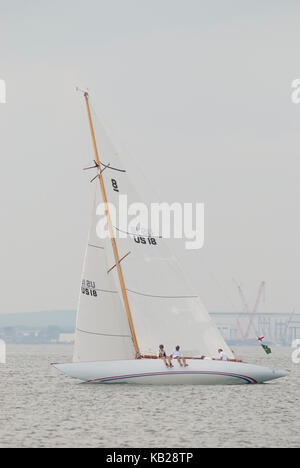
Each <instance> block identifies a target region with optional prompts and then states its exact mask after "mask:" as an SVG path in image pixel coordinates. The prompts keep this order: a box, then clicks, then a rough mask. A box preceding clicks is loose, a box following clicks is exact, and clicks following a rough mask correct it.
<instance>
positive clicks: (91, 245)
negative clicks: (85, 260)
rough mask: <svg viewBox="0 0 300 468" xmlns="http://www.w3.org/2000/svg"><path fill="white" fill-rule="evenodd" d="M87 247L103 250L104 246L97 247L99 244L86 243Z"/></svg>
mask: <svg viewBox="0 0 300 468" xmlns="http://www.w3.org/2000/svg"><path fill="white" fill-rule="evenodd" d="M88 246H89V247H94V248H95V249H101V250H104V247H99V245H93V244H88Z"/></svg>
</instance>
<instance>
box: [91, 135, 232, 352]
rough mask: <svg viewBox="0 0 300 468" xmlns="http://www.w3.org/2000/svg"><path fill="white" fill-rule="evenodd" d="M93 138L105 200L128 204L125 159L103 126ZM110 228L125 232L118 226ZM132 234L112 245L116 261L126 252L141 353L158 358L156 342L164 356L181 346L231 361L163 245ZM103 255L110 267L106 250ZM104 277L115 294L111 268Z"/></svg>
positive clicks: (110, 255) (125, 267) (128, 289)
mask: <svg viewBox="0 0 300 468" xmlns="http://www.w3.org/2000/svg"><path fill="white" fill-rule="evenodd" d="M97 138H98V146H99V148H100V160H101V163H102V164H103V165H109V167H107V168H106V169H105V170H104V172H103V179H104V183H105V188H106V192H107V198H108V201H109V202H111V203H113V204H114V205H115V206H116V207H117V208H118V206H119V196H120V195H125V194H126V195H127V196H128V203H129V204H130V203H131V202H138V201H139V199H138V197H137V195H136V193H135V192H134V189H133V188H132V185H131V183H130V182H129V178H128V174H127V172H126V167H125V166H124V161H122V162H121V160H120V158H119V156H118V153H117V151H116V149H115V148H114V146H113V145H112V143H111V141H110V139H109V138H108V137H107V135H106V133H105V131H104V129H103V127H102V126H98V127H97ZM103 167H104V166H102V168H103ZM115 228H116V229H117V230H122V231H123V230H124V228H123V226H121V227H120V226H118V225H116V226H115ZM141 232H143V227H141ZM135 234H136V233H135V232H132V233H130V234H129V236H128V237H127V238H126V239H118V238H117V245H118V250H119V257H120V258H122V257H124V256H125V255H127V254H129V252H130V254H129V255H127V257H126V258H125V259H124V260H123V261H122V262H121V266H122V270H123V274H124V279H125V287H126V293H127V296H128V301H129V305H130V310H131V315H132V318H133V323H134V327H135V332H136V336H137V341H138V345H139V349H140V352H141V354H157V349H158V346H159V344H164V345H165V347H166V349H167V351H169V352H171V351H172V350H173V348H174V347H175V346H176V345H180V346H181V349H182V351H183V353H184V354H185V355H186V356H199V355H209V356H215V355H217V351H218V349H219V348H222V349H224V351H226V353H227V354H228V357H230V358H232V357H233V354H232V352H231V350H230V349H229V347H228V346H227V344H226V343H225V341H224V339H223V337H222V336H221V334H220V332H219V331H218V329H217V327H216V326H215V324H214V322H213V321H212V320H211V318H210V316H209V314H208V312H207V310H206V309H205V307H204V305H203V304H202V302H201V300H200V299H199V297H198V296H197V295H195V294H193V293H192V292H191V290H190V287H189V285H188V283H187V281H186V279H185V276H184V275H183V273H182V271H181V270H180V268H179V266H178V263H177V260H176V258H175V257H174V255H172V254H171V253H170V250H169V248H168V245H167V244H168V241H167V240H165V239H160V238H152V237H151V236H150V237H147V236H146V237H144V236H143V235H139V234H137V235H135ZM107 255H108V258H109V261H110V263H111V264H114V263H115V262H114V257H113V253H112V249H111V246H110V247H109V251H108V252H107ZM109 276H110V277H111V278H113V279H114V283H115V284H116V285H117V288H118V290H119V293H120V288H119V285H118V284H119V282H118V277H117V271H116V269H115V270H114V271H113V272H112V273H110V274H109ZM124 315H125V311H124Z"/></svg>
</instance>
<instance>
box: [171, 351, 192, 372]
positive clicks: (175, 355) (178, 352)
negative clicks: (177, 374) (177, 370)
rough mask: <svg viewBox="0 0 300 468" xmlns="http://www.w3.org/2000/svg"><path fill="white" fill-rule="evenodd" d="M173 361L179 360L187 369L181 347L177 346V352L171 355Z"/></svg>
mask: <svg viewBox="0 0 300 468" xmlns="http://www.w3.org/2000/svg"><path fill="white" fill-rule="evenodd" d="M171 358H172V359H177V361H178V362H179V364H180V366H181V367H183V366H184V367H187V366H188V364H187V363H186V360H185V358H184V357H183V356H182V352H181V351H180V346H176V348H175V350H174V351H173V353H172V354H171Z"/></svg>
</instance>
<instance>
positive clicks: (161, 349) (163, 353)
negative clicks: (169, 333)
mask: <svg viewBox="0 0 300 468" xmlns="http://www.w3.org/2000/svg"><path fill="white" fill-rule="evenodd" d="M158 356H159V357H160V358H161V359H163V361H164V363H165V364H166V366H167V367H173V364H172V362H171V358H170V357H168V356H167V353H166V351H165V347H164V345H162V344H161V345H159V351H158Z"/></svg>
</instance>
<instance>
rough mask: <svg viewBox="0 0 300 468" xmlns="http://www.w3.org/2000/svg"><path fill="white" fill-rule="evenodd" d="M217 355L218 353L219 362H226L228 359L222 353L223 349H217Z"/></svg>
mask: <svg viewBox="0 0 300 468" xmlns="http://www.w3.org/2000/svg"><path fill="white" fill-rule="evenodd" d="M218 353H219V359H220V361H228V357H227V354H226V353H224V351H223V349H221V348H220V349H219V350H218Z"/></svg>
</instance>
